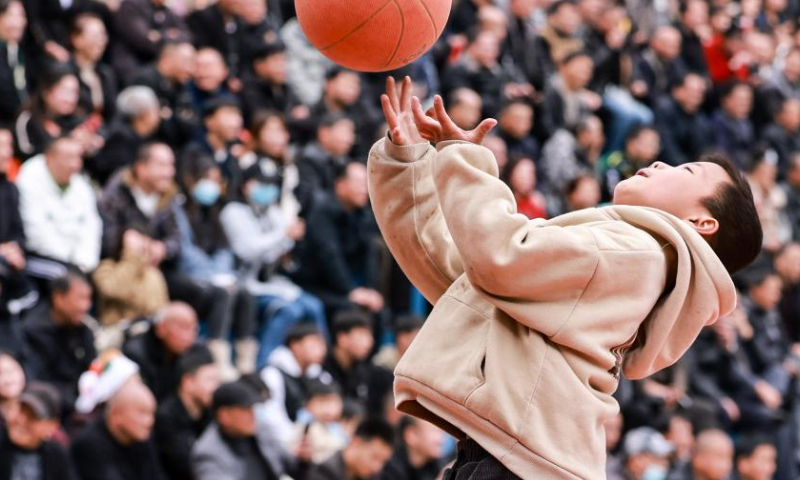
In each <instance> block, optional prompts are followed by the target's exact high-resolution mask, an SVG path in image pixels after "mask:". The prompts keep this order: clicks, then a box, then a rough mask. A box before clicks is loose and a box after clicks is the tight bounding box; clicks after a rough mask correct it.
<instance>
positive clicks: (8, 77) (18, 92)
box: [0, 0, 29, 122]
mask: <svg viewBox="0 0 800 480" xmlns="http://www.w3.org/2000/svg"><path fill="white" fill-rule="evenodd" d="M27 25H28V18H27V16H26V14H25V7H24V6H23V5H22V2H21V1H19V0H4V1H3V2H0V59H2V61H0V121H3V122H13V121H14V119H15V118H17V115H18V114H19V112H20V109H21V108H22V105H24V104H25V102H26V100H27V99H28V78H27V76H28V74H29V71H28V69H27V68H26V65H27V61H26V56H25V55H24V53H23V52H22V50H21V48H20V47H21V45H20V42H22V38H23V35H25V28H26V27H27Z"/></svg>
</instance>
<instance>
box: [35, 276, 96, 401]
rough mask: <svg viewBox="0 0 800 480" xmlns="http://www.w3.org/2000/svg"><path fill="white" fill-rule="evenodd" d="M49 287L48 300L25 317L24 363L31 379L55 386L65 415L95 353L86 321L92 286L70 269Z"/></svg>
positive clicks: (75, 396)
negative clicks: (81, 377) (79, 380)
mask: <svg viewBox="0 0 800 480" xmlns="http://www.w3.org/2000/svg"><path fill="white" fill-rule="evenodd" d="M49 290H50V301H49V302H44V303H42V304H40V305H39V306H38V307H36V308H34V309H33V310H31V311H30V312H29V313H28V315H26V317H25V324H24V327H23V330H22V340H23V345H24V347H23V348H24V352H25V353H24V365H25V369H26V371H27V372H28V375H29V376H30V378H31V379H34V380H40V381H43V382H47V383H49V384H51V385H53V386H54V387H56V388H57V389H58V392H59V394H60V396H61V399H62V402H63V413H64V416H65V417H66V416H67V415H68V414H69V413H70V412H72V410H73V408H74V407H73V405H75V399H76V398H77V397H78V379H79V378H80V376H81V374H82V373H83V372H85V371H86V370H87V369H88V368H89V365H91V364H92V361H93V360H94V358H95V356H96V351H95V347H94V335H93V334H92V331H91V330H90V329H89V327H88V326H87V324H86V320H87V318H86V317H87V315H88V313H89V310H90V309H91V307H92V287H91V286H90V285H89V280H88V279H87V278H86V277H85V276H84V275H83V274H82V273H81V272H79V271H77V270H75V269H69V270H68V272H67V274H66V275H65V276H63V277H61V278H57V279H56V280H53V282H52V283H51V285H50V289H49Z"/></svg>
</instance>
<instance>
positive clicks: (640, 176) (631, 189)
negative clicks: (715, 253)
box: [614, 162, 730, 235]
mask: <svg viewBox="0 0 800 480" xmlns="http://www.w3.org/2000/svg"><path fill="white" fill-rule="evenodd" d="M729 181H730V180H729V177H728V174H727V173H726V172H725V170H724V169H723V168H722V167H721V166H719V165H717V164H715V163H709V162H695V163H687V164H685V165H681V166H679V167H672V166H670V165H666V164H664V163H662V162H655V163H653V164H652V165H651V166H650V167H648V168H643V169H641V170H639V172H637V173H636V175H634V176H633V177H631V178H629V179H627V180H624V181H622V182H620V183H619V184H618V185H617V188H616V189H614V205H635V206H641V207H652V208H657V209H659V210H663V211H665V212H667V213H671V214H672V215H675V216H676V217H678V218H680V219H683V220H686V221H687V222H689V223H690V224H692V226H693V227H694V228H695V229H696V230H697V231H698V232H699V233H700V234H703V235H713V234H714V233H716V231H717V229H718V228H719V224H718V222H717V220H716V219H714V218H712V217H711V214H710V213H709V212H708V210H707V209H706V208H705V207H704V206H703V204H702V203H701V201H702V200H703V199H705V198H708V197H712V196H714V194H716V192H717V188H718V187H719V185H720V184H722V183H723V182H729Z"/></svg>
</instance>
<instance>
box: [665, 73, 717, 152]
mask: <svg viewBox="0 0 800 480" xmlns="http://www.w3.org/2000/svg"><path fill="white" fill-rule="evenodd" d="M671 91H672V94H671V95H665V96H664V97H662V98H661V99H659V100H657V101H656V106H655V119H656V122H655V126H656V130H658V134H659V136H660V137H661V147H662V155H663V159H664V161H665V162H666V163H668V164H670V165H683V164H684V163H688V162H692V161H694V160H695V159H696V158H697V157H699V156H700V155H701V154H702V153H703V152H705V151H706V149H707V148H708V147H709V146H710V145H711V144H712V142H711V141H710V140H709V139H710V137H711V136H712V131H711V127H710V125H709V124H708V123H707V121H706V119H705V117H703V115H702V113H701V112H700V107H701V106H702V105H703V101H704V99H705V95H706V80H705V79H704V78H703V77H701V76H700V75H697V74H696V73H688V74H686V75H684V76H683V77H681V78H679V79H678V80H676V82H675V84H674V85H673V86H672V90H671Z"/></svg>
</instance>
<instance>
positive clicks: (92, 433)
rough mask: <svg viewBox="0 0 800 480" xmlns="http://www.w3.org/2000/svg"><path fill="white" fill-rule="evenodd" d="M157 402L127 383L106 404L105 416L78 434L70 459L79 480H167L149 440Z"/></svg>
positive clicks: (138, 384)
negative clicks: (72, 461)
mask: <svg viewBox="0 0 800 480" xmlns="http://www.w3.org/2000/svg"><path fill="white" fill-rule="evenodd" d="M155 411H156V400H155V398H153V394H152V393H150V390H148V389H147V387H146V386H144V384H142V383H141V382H140V381H138V380H136V379H132V380H128V382H126V383H125V384H123V385H122V387H120V389H119V390H118V391H117V392H116V393H115V394H114V395H113V396H112V397H111V399H110V400H109V401H108V403H107V404H106V409H105V412H104V416H103V417H102V418H100V419H99V420H98V421H96V422H95V423H94V424H92V425H91V426H89V427H88V428H86V429H85V430H83V431H82V432H81V433H79V434H78V435H77V436H76V437H75V439H74V442H73V443H72V449H71V453H72V458H73V460H74V461H75V466H76V467H77V470H78V474H79V475H80V478H81V479H82V480H166V479H167V478H168V477H167V476H166V475H165V474H164V471H163V469H162V467H161V463H160V461H159V459H158V452H157V451H156V448H155V444H154V442H153V441H152V439H151V438H150V434H151V431H152V427H153V423H154V414H155Z"/></svg>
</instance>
